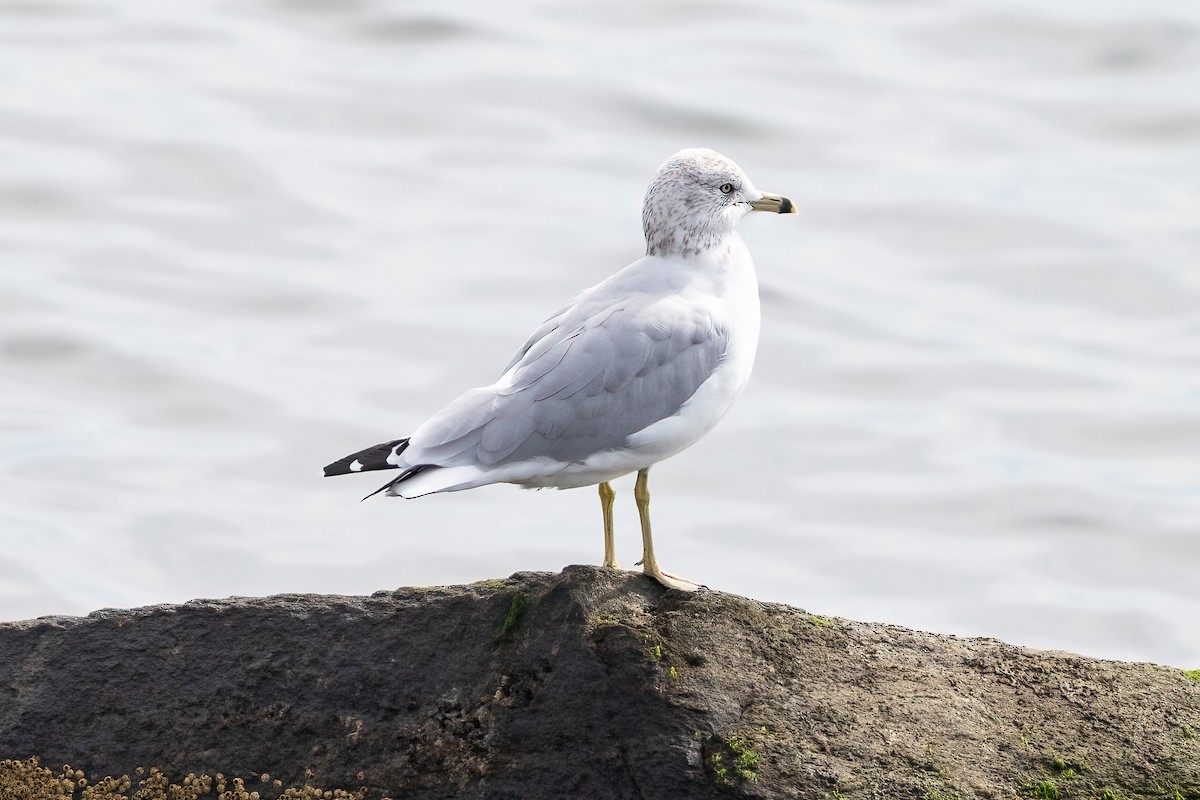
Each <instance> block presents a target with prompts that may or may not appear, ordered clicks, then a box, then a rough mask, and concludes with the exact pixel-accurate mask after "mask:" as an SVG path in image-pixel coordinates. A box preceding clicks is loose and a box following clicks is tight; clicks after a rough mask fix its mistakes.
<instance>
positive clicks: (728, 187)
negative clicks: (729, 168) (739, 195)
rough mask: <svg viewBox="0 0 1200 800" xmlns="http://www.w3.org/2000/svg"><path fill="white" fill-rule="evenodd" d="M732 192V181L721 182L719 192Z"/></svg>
mask: <svg viewBox="0 0 1200 800" xmlns="http://www.w3.org/2000/svg"><path fill="white" fill-rule="evenodd" d="M732 192H733V184H732V183H722V184H721V194H731V193H732Z"/></svg>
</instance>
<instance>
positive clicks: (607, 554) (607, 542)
mask: <svg viewBox="0 0 1200 800" xmlns="http://www.w3.org/2000/svg"><path fill="white" fill-rule="evenodd" d="M616 499H617V493H616V492H614V491H613V488H612V484H610V483H609V482H608V481H604V482H602V483H601V484H600V510H601V511H603V512H604V566H606V567H608V568H610V569H620V566H619V565H618V564H617V546H616V544H615V543H614V542H613V503H614V502H615V501H616Z"/></svg>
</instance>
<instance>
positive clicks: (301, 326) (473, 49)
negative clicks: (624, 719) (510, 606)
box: [0, 0, 1200, 668]
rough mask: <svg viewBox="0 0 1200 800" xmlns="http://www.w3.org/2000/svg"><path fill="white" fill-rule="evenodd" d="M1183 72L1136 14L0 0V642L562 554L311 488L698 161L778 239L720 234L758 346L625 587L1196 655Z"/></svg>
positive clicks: (484, 492) (1195, 128) (595, 525)
mask: <svg viewBox="0 0 1200 800" xmlns="http://www.w3.org/2000/svg"><path fill="white" fill-rule="evenodd" d="M1198 87H1200V5H1198V4H1195V3H1184V2H1178V0H1137V1H1136V2H1135V1H1134V0H1128V1H1127V2H1116V1H1114V0H1069V1H1067V2H1058V3H1053V4H1048V3H1044V2H1031V1H1030V0H953V2H952V1H951V0H903V2H887V3H883V2H873V1H871V0H851V1H850V2H844V1H842V0H839V2H819V1H818V2H808V1H806V2H786V0H752V1H751V2H743V3H729V2H725V1H724V0H722V1H721V2H713V1H711V0H689V2H685V3H680V2H662V3H643V2H631V1H630V0H617V1H616V2H609V3H603V4H600V3H592V4H580V3H553V2H521V3H506V4H503V5H502V6H500V5H496V4H492V3H484V2H473V3H467V2H443V1H442V0H439V2H405V3H399V2H382V1H381V0H353V1H352V2H351V1H348V0H337V1H336V2H335V0H286V1H283V2H280V1H278V0H277V1H275V2H258V1H255V2H228V1H224V2H217V1H216V0H209V1H207V2H202V1H199V0H198V1H197V2H190V3H153V2H148V0H86V2H84V0H2V2H0V442H2V444H0V619H18V618H24V617H30V616H35V615H46V614H58V613H70V614H78V613H85V612H88V611H90V610H93V609H96V608H100V607H106V606H136V605H143V604H150V603H159V602H168V601H169V602H176V601H184V600H188V599H190V598H194V597H214V596H226V595H231V594H238V595H263V594H269V593H276V592H329V593H368V592H370V591H372V590H376V589H380V588H387V587H395V586H399V585H407V584H436V583H455V582H467V581H472V580H478V579H482V578H490V577H497V576H505V575H508V574H510V573H512V572H515V571H518V570H558V569H560V568H561V567H562V566H564V565H566V564H570V563H598V562H599V561H600V558H601V535H600V514H599V507H598V506H599V503H598V500H597V499H596V495H595V492H594V491H593V490H591V489H580V490H574V491H568V492H554V491H543V492H525V491H520V490H517V489H516V488H514V487H510V486H493V487H486V488H483V489H477V490H473V491H471V492H467V493H460V494H452V495H440V496H435V497H428V498H424V499H421V500H418V501H411V502H406V501H401V500H387V499H381V498H373V499H372V500H371V501H370V502H366V503H362V504H359V503H358V499H359V498H360V497H361V496H362V495H364V494H366V493H367V492H368V491H370V490H372V489H374V488H376V486H377V485H378V483H381V482H382V479H381V478H380V477H379V476H378V475H372V476H370V477H369V478H341V479H337V480H334V479H330V480H322V479H321V478H320V477H318V476H319V475H320V468H321V467H322V466H323V465H324V464H326V463H327V462H329V461H331V460H333V459H334V458H337V457H340V456H342V455H344V454H345V453H348V452H350V451H352V450H354V449H356V448H359V447H362V446H366V445H368V444H371V443H373V442H376V441H381V440H384V439H388V438H392V437H394V436H399V435H402V434H404V433H407V432H409V431H411V430H412V429H413V428H414V427H415V426H416V425H417V424H418V423H419V422H420V421H422V420H423V419H424V418H425V416H426V415H428V414H429V413H431V412H432V411H434V410H436V409H437V408H438V407H439V406H440V405H441V404H442V403H444V402H445V401H447V400H449V399H450V398H452V397H454V396H455V395H457V394H458V393H459V391H461V390H463V389H465V388H468V387H470V386H475V385H480V384H485V383H489V382H491V381H492V380H493V379H494V378H495V376H496V375H497V374H498V372H499V370H500V368H501V367H502V366H503V364H504V363H506V361H507V360H508V358H509V357H510V355H511V354H512V352H513V351H514V350H515V348H516V347H517V346H518V345H519V344H520V342H521V341H522V340H523V339H524V337H525V336H526V335H527V334H528V333H529V332H530V331H531V330H532V329H533V328H534V327H535V326H536V325H537V324H538V323H539V322H540V321H541V320H542V319H543V318H544V317H545V316H546V315H548V314H549V313H550V312H551V311H552V310H553V309H554V308H556V307H557V305H558V304H559V303H560V302H561V301H562V300H563V299H565V298H566V297H567V296H569V295H570V294H572V293H574V292H575V291H576V290H578V289H580V288H583V287H585V286H587V285H590V284H592V283H594V282H596V281H598V280H600V279H602V278H604V277H606V276H607V275H608V274H610V273H611V272H613V271H615V270H616V269H618V268H620V267H621V266H624V265H625V264H626V263H628V262H630V261H632V260H633V259H634V258H636V257H637V256H639V255H640V254H641V252H642V241H641V229H640V219H639V210H640V204H641V198H642V193H643V191H644V189H645V184H646V182H647V180H648V178H649V176H650V175H651V173H652V172H653V171H654V169H655V168H656V167H657V165H658V164H659V163H660V162H661V161H662V160H663V159H664V158H666V157H667V156H668V155H669V154H671V153H672V152H674V151H675V150H677V149H680V148H682V147H689V146H708V147H713V148H715V149H717V150H720V151H722V152H724V153H725V154H726V155H729V156H730V157H732V158H733V159H735V160H736V161H738V162H739V163H740V164H741V166H742V167H743V168H744V169H745V170H746V171H747V173H748V174H749V175H750V176H751V178H752V179H753V180H754V182H755V183H756V184H757V185H758V186H759V188H761V189H764V190H767V191H774V192H779V193H782V194H786V195H788V196H790V197H791V198H792V199H793V200H794V201H796V203H797V204H798V206H799V209H800V214H799V216H798V217H791V218H779V217H770V218H768V217H766V216H765V215H761V216H756V217H754V218H751V219H748V220H747V221H746V222H745V223H744V224H743V226H742V235H743V237H744V238H745V239H746V240H747V242H748V244H749V245H750V248H751V251H752V252H753V254H754V256H755V259H756V262H757V264H758V270H759V276H760V281H761V285H762V295H763V317H764V324H763V332H762V342H761V345H760V349H759V360H758V364H757V366H756V370H755V375H754V378H753V380H752V381H751V384H750V387H749V389H748V390H747V391H746V393H745V394H744V395H743V397H742V399H741V401H740V402H739V404H738V405H737V406H735V408H734V411H733V412H732V413H731V414H730V416H729V417H727V418H726V420H725V421H724V422H723V423H722V424H721V425H720V426H718V428H717V429H716V430H715V431H714V432H713V433H712V434H711V435H710V436H709V437H708V438H707V439H706V440H705V441H703V442H701V443H700V444H699V445H697V446H696V447H694V448H692V449H691V450H689V451H687V452H686V453H684V454H682V455H680V456H678V457H676V458H675V459H673V460H671V461H668V462H664V463H663V464H661V465H659V466H658V467H657V468H656V469H655V471H654V481H653V487H652V488H653V489H654V516H655V521H656V526H657V527H656V532H657V534H658V535H657V540H658V553H659V557H660V559H661V560H662V561H663V562H664V564H665V566H666V567H667V568H668V569H670V570H671V571H673V572H676V573H678V574H681V575H685V576H688V577H691V578H693V579H697V580H700V581H702V582H704V583H707V584H708V585H710V586H712V587H714V588H717V589H722V590H727V591H732V592H738V593H742V594H747V595H751V596H754V597H757V598H761V599H766V600H774V601H781V602H786V603H791V604H795V605H799V606H802V607H804V608H808V609H810V610H812V611H815V612H820V613H825V614H835V615H844V616H849V617H854V618H859V619H866V620H881V621H887V622H892V623H897V624H901V625H906V626H912V627H917V628H923V629H929V630H935V631H944V632H952V633H958V634H964V635H986V636H995V637H1000V638H1003V639H1006V640H1009V641H1012V642H1016V643H1022V644H1028V645H1034V646H1040V647H1050V648H1058V649H1067V650H1074V651H1078V652H1082V653H1085V654H1089V655H1096V656H1106V657H1114V658H1124V659H1146V660H1153V661H1158V662H1163V663H1168V664H1173V665H1176V666H1181V667H1188V668H1195V667H1197V666H1200V90H1198ZM618 491H619V496H618V507H617V512H618V547H619V553H620V555H621V556H622V558H623V561H624V562H625V563H626V564H632V562H633V561H635V560H636V559H637V558H638V557H639V556H640V543H639V538H638V532H637V530H638V529H637V524H636V514H635V511H634V508H633V502H632V496H631V495H632V491H631V482H630V481H629V480H628V479H625V480H623V481H622V482H620V483H619V484H618Z"/></svg>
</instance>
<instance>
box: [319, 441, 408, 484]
mask: <svg viewBox="0 0 1200 800" xmlns="http://www.w3.org/2000/svg"><path fill="white" fill-rule="evenodd" d="M406 447H408V439H393V440H392V441H390V442H384V443H383V444H377V445H375V446H374V447H368V448H367V449H366V450H359V451H358V452H357V453H351V454H350V455H348V456H346V457H345V458H339V459H338V460H337V461H334V462H333V463H332V464H326V465H325V476H324V477H326V478H331V477H333V476H334V475H349V474H351V473H354V472H370V471H372V470H376V469H398V467H397V466H396V465H395V464H389V463H388V456H390V455H391V454H392V452H393V451H395V452H397V453H399V452H403V451H404V448H406ZM355 464H357V465H358V466H357V468H356V467H355V466H354V465H355Z"/></svg>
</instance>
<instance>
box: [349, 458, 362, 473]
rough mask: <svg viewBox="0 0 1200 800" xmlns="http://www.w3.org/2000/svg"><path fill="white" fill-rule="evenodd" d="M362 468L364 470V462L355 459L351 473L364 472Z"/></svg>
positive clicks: (351, 463)
mask: <svg viewBox="0 0 1200 800" xmlns="http://www.w3.org/2000/svg"><path fill="white" fill-rule="evenodd" d="M362 468H363V465H362V462H361V461H359V460H358V459H357V458H356V459H354V460H353V461H352V462H350V471H351V472H362Z"/></svg>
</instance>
